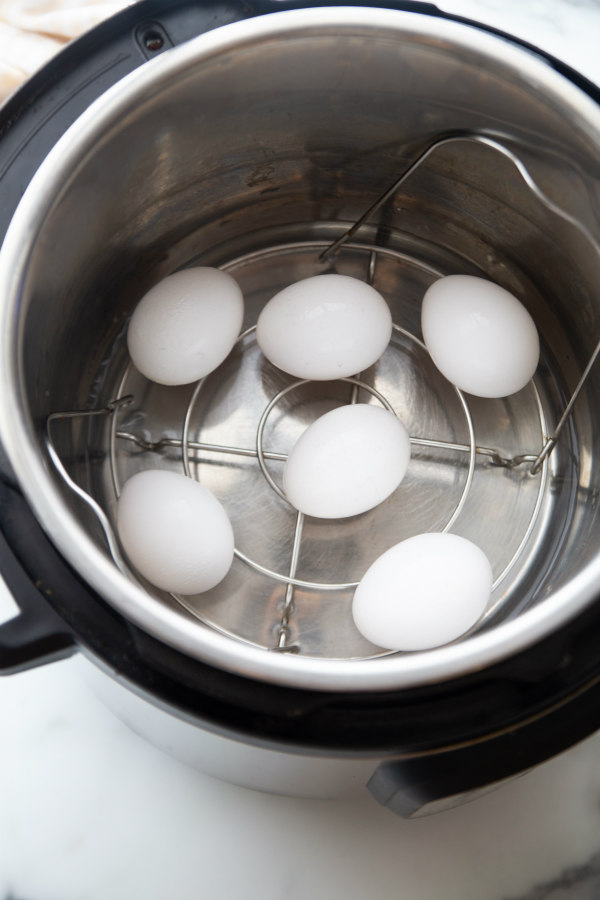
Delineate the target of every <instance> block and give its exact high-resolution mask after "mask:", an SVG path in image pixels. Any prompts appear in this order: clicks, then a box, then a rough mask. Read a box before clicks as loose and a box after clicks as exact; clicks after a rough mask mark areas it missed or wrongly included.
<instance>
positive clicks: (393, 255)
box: [46, 132, 600, 658]
mask: <svg viewBox="0 0 600 900" xmlns="http://www.w3.org/2000/svg"><path fill="white" fill-rule="evenodd" d="M464 141H467V142H475V143H479V144H482V145H484V146H485V147H487V148H488V149H489V150H490V151H491V152H495V153H499V154H501V155H502V156H504V157H505V158H507V159H508V160H509V161H510V162H511V163H512V164H513V166H514V168H515V169H516V172H517V173H518V175H519V176H520V178H521V179H522V181H523V182H524V183H525V185H526V186H527V188H528V189H529V190H530V191H531V192H532V194H533V195H534V196H535V197H536V198H537V200H538V201H539V202H540V203H541V204H542V205H543V206H544V207H546V209H547V210H549V211H550V212H551V213H552V214H554V215H556V216H558V217H560V218H561V219H563V220H564V221H566V222H568V223H569V224H570V225H571V226H572V227H574V228H575V229H576V230H577V231H578V233H579V234H580V235H581V236H582V237H583V238H584V239H585V240H586V241H588V242H589V243H590V244H591V246H592V247H593V248H594V250H595V252H596V253H598V254H599V256H600V247H599V246H598V244H597V243H596V241H595V239H594V237H593V236H592V234H591V232H590V231H589V230H588V229H587V228H586V227H585V225H583V224H582V223H581V222H579V221H578V220H576V219H575V218H574V217H573V216H571V215H570V214H569V213H568V212H566V211H564V210H563V209H561V208H559V207H558V206H557V205H556V204H555V203H554V202H553V201H552V200H551V199H550V198H549V197H547V195H546V194H545V193H544V192H543V191H542V190H541V188H540V187H539V186H538V185H537V183H536V182H535V181H534V179H533V177H532V176H531V174H530V172H529V170H528V169H527V168H526V167H525V165H524V164H523V162H522V161H521V160H520V158H519V157H518V156H517V155H516V154H515V153H514V152H513V151H512V150H511V149H509V148H508V147H506V146H505V145H504V144H502V143H500V142H499V141H498V140H496V139H495V138H491V137H489V136H487V135H482V134H475V133H467V132H463V133H456V134H453V135H450V136H448V135H446V136H444V137H441V138H439V139H437V140H435V141H433V142H432V143H431V144H430V145H428V146H427V147H426V148H425V150H424V151H423V152H422V153H421V154H420V155H419V156H418V157H417V158H416V159H415V160H414V161H413V162H412V163H411V164H410V165H409V166H408V167H407V168H406V169H405V170H404V171H403V172H402V173H401V174H400V175H399V177H398V178H397V179H396V180H395V181H394V183H393V184H392V185H391V186H390V187H389V189H387V190H386V191H385V192H384V193H383V194H382V195H381V196H380V197H378V198H377V200H376V201H375V202H374V203H373V204H372V205H371V206H370V207H369V208H368V209H367V210H366V211H365V213H364V214H363V215H362V216H361V217H360V218H359V219H358V220H357V221H356V222H355V223H354V224H353V225H352V226H351V227H350V228H348V229H347V230H346V231H345V232H344V233H343V234H341V235H340V237H338V238H337V240H335V241H334V242H333V243H332V242H324V241H316V240H314V241H302V242H298V241H296V242H293V243H287V244H278V245H276V246H270V247H267V248H263V249H261V250H259V251H256V252H254V253H249V254H245V255H243V256H238V257H236V258H235V259H229V260H228V261H227V263H226V264H224V265H222V266H221V268H223V269H224V270H226V271H227V270H239V269H240V267H243V266H244V265H247V264H252V263H254V262H256V261H257V260H260V259H263V260H264V259H272V258H275V257H281V258H283V259H285V257H286V255H288V254H292V253H298V252H299V251H301V252H303V253H306V254H307V255H308V256H310V257H311V258H314V260H315V263H317V262H319V263H323V262H325V261H329V260H333V259H334V258H338V257H339V258H341V254H343V253H344V252H347V251H352V252H353V253H354V254H356V253H358V254H360V255H364V258H365V271H366V273H367V274H366V280H367V281H368V282H369V283H371V284H372V283H373V282H374V280H375V278H376V273H377V267H378V263H379V261H380V260H381V259H384V258H385V259H386V260H387V261H388V262H392V263H398V264H404V263H405V261H406V258H407V257H406V254H404V253H402V252H399V251H398V250H394V249H392V248H389V247H381V246H377V245H376V244H374V243H369V242H365V241H361V240H359V239H357V235H358V233H359V231H360V229H361V228H362V227H363V226H364V225H366V224H367V223H368V222H369V221H370V220H372V218H373V217H374V215H375V213H376V212H377V211H378V210H379V208H380V207H381V206H382V205H383V204H385V203H386V202H387V201H388V200H389V199H390V198H392V197H393V196H394V195H395V194H396V192H397V191H398V190H399V188H400V186H401V185H403V184H404V182H405V181H406V180H407V179H408V178H409V177H410V176H411V175H412V174H413V173H414V172H415V171H416V170H417V168H418V167H419V166H420V165H421V164H422V163H423V162H424V161H425V160H426V159H427V158H428V157H429V156H430V155H431V154H433V153H436V152H439V151H440V149H441V148H443V147H444V146H446V145H448V144H451V143H456V142H464ZM429 271H430V274H431V275H432V276H433V277H440V276H441V275H443V274H444V273H443V272H441V271H438V270H436V269H434V268H432V267H431V266H429ZM395 338H402V340H403V341H404V342H406V341H408V342H409V343H411V344H412V345H414V346H415V347H417V348H419V350H420V351H422V352H425V353H426V352H427V351H426V348H425V345H424V344H423V343H422V341H421V340H420V338H419V337H418V336H417V335H415V334H412V333H411V332H409V331H408V330H406V329H405V328H404V327H403V326H402V324H401V323H394V325H393V336H392V342H391V346H392V347H393V346H394V342H395ZM252 347H253V348H254V349H256V347H255V326H252V327H250V328H249V329H247V330H246V331H245V332H244V333H243V334H241V335H240V337H239V338H238V341H237V344H236V348H235V352H236V353H237V354H238V356H239V358H240V359H242V358H243V355H244V353H246V352H248V349H249V348H252ZM233 352H234V351H232V353H233ZM599 353H600V343H599V344H598V345H597V346H596V348H595V350H594V352H593V354H592V355H591V357H590V359H589V361H588V363H587V365H586V366H585V368H584V370H583V372H582V375H581V377H580V380H579V382H578V384H577V385H576V387H575V389H574V390H573V392H572V394H571V396H570V398H569V400H568V402H567V403H566V405H565V406H564V409H563V411H562V414H561V415H560V417H559V418H558V420H557V422H556V424H555V425H554V426H553V427H552V428H549V426H548V423H547V421H546V417H545V412H544V406H543V403H542V400H541V398H540V394H539V391H538V388H537V386H536V383H535V378H534V379H533V380H532V382H531V385H530V388H531V390H532V391H533V395H534V398H535V409H536V411H537V417H538V423H537V425H538V428H539V436H540V443H539V447H537V448H536V449H534V450H532V449H531V448H526V449H525V450H524V451H523V452H520V453H518V454H515V455H512V456H507V455H506V454H503V453H501V452H500V450H499V449H497V448H495V447H489V446H481V445H480V444H478V443H477V440H476V436H475V427H474V423H473V417H472V414H471V411H470V407H469V402H468V400H467V398H466V397H465V395H464V394H463V392H462V391H460V390H459V389H458V388H457V387H454V388H453V390H454V392H455V395H456V399H457V402H458V404H459V407H460V409H461V410H462V415H463V417H464V426H465V431H466V433H467V434H468V440H467V441H465V442H464V443H461V442H453V441H447V440H438V439H437V438H436V436H435V435H414V434H411V436H410V441H411V445H412V447H413V448H430V449H431V448H437V449H443V450H445V451H449V452H450V453H452V454H455V455H456V458H457V459H460V461H461V465H463V466H465V467H466V468H465V477H464V482H463V485H462V489H461V490H460V492H459V496H458V500H457V502H456V504H455V507H454V509H453V511H452V513H451V515H450V516H449V517H448V519H447V521H446V522H445V524H444V525H443V527H442V528H441V529H440V530H442V531H450V530H451V529H452V528H453V527H454V526H455V525H456V523H457V521H458V520H459V518H460V516H461V512H462V511H463V508H464V506H465V503H466V502H467V498H468V496H469V492H470V490H471V487H472V483H473V476H474V472H475V468H476V465H477V464H478V462H482V463H485V464H486V465H488V466H492V467H500V468H503V469H506V470H520V471H522V472H523V473H526V475H527V477H528V478H530V479H534V480H535V481H536V486H537V492H536V495H535V502H534V503H533V507H532V511H531V514H530V516H529V519H528V521H527V523H526V525H525V527H524V529H523V530H522V533H521V536H520V539H519V540H518V543H517V546H516V549H515V550H514V553H513V554H512V556H511V558H510V559H509V560H508V562H507V563H506V564H505V565H504V566H503V567H502V569H501V571H499V572H497V573H495V578H494V586H493V589H494V590H496V589H497V588H498V587H499V586H500V585H501V584H502V582H503V581H504V580H505V579H506V577H507V575H508V574H509V572H511V570H512V569H513V568H514V566H515V565H516V564H517V562H518V561H519V559H520V558H521V555H522V553H523V551H524V548H525V547H526V546H527V544H528V541H529V539H530V536H531V534H532V532H533V530H534V529H535V527H536V523H537V520H538V517H539V515H540V510H541V508H542V504H543V498H544V495H545V491H546V487H547V482H548V466H547V463H548V458H549V456H550V454H551V453H552V451H553V450H554V448H555V447H556V444H557V442H558V439H559V436H560V434H561V432H562V430H563V428H564V427H565V425H566V423H567V421H568V419H569V417H570V415H571V413H572V410H573V406H574V404H575V403H576V401H577V398H578V397H579V395H580V393H581V391H582V389H583V387H584V385H585V382H586V380H587V378H588V376H589V373H590V371H591V369H592V366H593V365H594V363H595V361H596V358H597V356H598V354H599ZM131 368H132V367H131V364H130V365H129V366H128V367H127V368H126V370H125V372H124V373H123V376H122V378H121V381H120V384H119V387H118V390H117V392H116V394H115V396H114V397H113V399H112V400H111V401H110V402H109V403H108V404H107V405H106V406H105V407H103V408H101V409H93V410H72V411H67V412H55V413H52V414H51V415H50V416H49V417H48V420H47V430H46V436H47V448H48V452H49V454H50V457H51V459H52V461H53V463H54V466H55V468H56V470H57V472H58V473H59V474H60V476H61V477H62V479H63V480H64V482H65V484H66V485H67V486H68V487H69V489H70V490H72V491H73V492H74V493H75V494H77V495H78V496H79V497H80V498H81V500H82V501H83V502H85V503H86V504H87V505H88V507H89V508H90V509H91V510H92V511H93V513H94V515H95V516H96V517H97V519H98V521H99V523H100V525H101V527H102V529H103V532H104V534H105V537H106V541H107V545H108V549H109V551H110V554H111V556H112V558H113V560H114V562H115V564H116V565H117V566H118V567H119V568H120V569H121V570H122V571H123V572H124V573H125V574H127V575H128V577H132V578H135V577H136V576H135V575H134V574H133V573H132V572H131V571H130V569H129V567H128V564H127V562H126V560H125V559H124V558H123V554H122V553H121V549H120V546H119V542H118V539H117V537H116V535H115V533H114V530H113V526H112V524H111V521H110V519H109V517H108V515H107V513H106V511H105V509H104V508H103V507H102V506H101V505H100V504H99V503H98V502H97V501H96V500H95V499H94V497H92V496H91V495H90V494H89V493H88V492H87V491H86V490H85V489H84V488H82V487H81V486H80V485H79V484H77V483H76V482H75V481H74V480H73V478H71V476H70V474H69V473H68V471H67V469H66V467H65V465H64V464H63V462H62V460H61V459H60V457H59V454H58V452H57V450H56V446H55V443H54V429H55V428H56V427H57V423H58V422H59V421H63V422H64V421H66V420H72V419H76V418H80V417H95V416H105V417H108V418H109V419H110V429H109V435H110V437H109V465H110V479H111V482H112V489H113V492H114V496H115V498H118V497H119V495H120V491H121V483H120V476H119V466H118V462H117V456H118V448H119V447H123V446H131V447H134V448H135V450H136V451H139V452H142V453H145V454H148V455H149V458H150V457H151V456H152V455H153V454H159V455H160V454H163V453H166V452H172V451H173V450H175V451H177V452H178V453H180V458H181V464H182V468H183V471H184V473H185V475H186V476H188V477H190V478H194V477H195V471H194V468H195V467H194V461H195V460H196V459H197V457H198V454H202V456H203V458H204V459H205V460H207V461H209V462H210V460H211V458H213V457H215V455H218V458H219V465H222V464H223V463H222V460H223V457H226V458H227V457H229V458H231V460H232V461H235V460H239V459H240V458H241V457H245V458H249V459H251V460H254V461H255V462H256V464H257V466H258V467H259V468H260V471H261V472H262V475H263V477H264V479H265V481H266V483H267V484H268V485H269V487H270V489H271V490H272V492H273V493H274V494H275V495H276V496H277V498H278V499H279V501H280V502H281V503H283V504H287V505H288V506H289V505H290V504H289V503H288V500H287V498H286V496H285V493H284V491H283V489H282V488H281V486H280V485H279V484H278V481H277V479H276V478H275V477H274V475H273V474H272V471H271V468H270V466H271V465H272V464H273V463H282V462H285V459H286V454H285V453H280V452H276V451H275V450H273V449H272V448H269V447H265V430H266V426H267V422H268V421H269V417H270V416H272V414H273V412H274V411H275V410H277V409H278V408H279V407H280V405H281V404H282V401H284V400H285V399H286V398H287V397H288V396H289V395H291V394H292V393H293V392H295V391H298V390H300V389H304V388H305V387H306V386H309V382H307V381H306V380H298V381H293V382H292V383H290V384H288V385H287V386H285V387H284V388H283V389H281V390H280V391H278V392H277V393H275V394H274V396H272V398H271V399H270V401H269V402H268V403H267V405H266V406H265V408H264V410H263V412H262V415H261V416H260V420H259V422H258V427H257V429H256V436H255V441H254V445H253V446H240V445H237V443H234V444H222V443H211V442H209V441H203V440H201V439H199V438H201V437H202V436H201V435H198V434H196V435H194V437H193V438H192V430H193V428H192V423H193V419H194V412H195V410H196V407H197V404H198V402H199V399H200V398H201V397H202V395H203V389H204V388H205V383H206V379H202V380H200V381H199V382H198V383H197V384H196V386H195V388H194V389H193V391H192V393H191V396H190V398H189V402H188V404H187V407H186V409H185V414H184V417H183V422H182V426H181V435H180V436H179V437H173V436H158V437H156V438H153V439H149V438H148V437H147V436H145V435H141V434H138V433H135V432H133V431H130V430H127V429H126V428H123V427H122V425H121V422H122V418H123V412H124V410H125V409H126V407H127V406H128V405H129V404H131V403H132V402H133V400H134V398H133V397H132V396H131V394H130V393H129V392H128V384H129V381H130V376H131ZM340 381H341V382H343V383H345V384H346V385H347V386H348V402H349V403H356V402H357V401H358V397H359V394H360V392H363V395H364V394H366V395H368V397H369V402H376V403H379V404H381V405H382V406H383V407H384V408H386V409H388V410H390V411H391V412H392V413H393V412H394V409H393V406H392V404H391V403H390V402H389V400H388V399H387V398H386V396H385V395H384V393H382V392H381V391H380V390H378V389H377V388H376V387H374V386H373V385H371V384H369V383H368V382H367V381H365V380H364V379H363V378H362V377H361V374H360V373H358V374H357V375H356V377H354V378H345V379H340ZM215 458H216V457H215ZM294 513H295V525H294V535H293V542H292V550H291V556H290V559H289V565H288V567H287V569H286V570H285V571H278V570H274V569H272V568H269V567H267V566H265V565H263V564H262V563H261V562H260V561H259V560H256V559H253V558H251V557H250V556H249V555H248V554H247V553H246V552H244V550H243V548H241V547H237V546H236V549H235V556H236V557H237V559H238V560H239V561H240V562H241V563H242V564H243V565H245V566H247V567H248V568H249V569H251V570H253V571H254V572H256V573H258V574H259V575H261V576H264V577H265V578H267V579H269V580H272V581H275V582H278V583H280V584H281V585H283V586H284V589H285V597H284V600H283V602H282V603H281V604H280V616H279V620H278V622H277V624H276V628H275V632H274V640H273V643H272V644H271V645H269V646H265V649H268V650H271V651H275V652H280V653H300V652H302V645H301V641H297V640H293V639H292V636H291V629H290V622H291V620H292V617H293V615H294V611H295V604H294V596H295V592H296V591H297V589H308V590H311V591H317V592H339V591H346V592H347V591H350V592H351V591H352V590H353V589H354V588H355V587H356V585H357V584H358V582H342V581H332V582H318V581H309V580H304V579H302V578H300V577H298V560H299V556H300V550H301V546H302V540H303V530H304V525H305V517H304V515H303V514H302V513H300V512H296V511H295V510H294ZM234 530H235V522H234ZM171 596H172V597H173V599H174V600H175V601H176V602H177V603H179V604H180V605H181V606H182V607H184V608H185V609H186V610H187V611H188V612H190V613H191V614H192V615H193V616H194V617H196V618H197V619H199V620H200V621H202V622H203V624H204V625H206V626H208V627H211V628H216V629H217V630H221V631H223V630H225V629H222V628H219V626H218V625H215V623H214V622H212V621H209V620H208V619H206V618H205V617H203V615H202V612H201V610H199V609H198V607H197V606H196V605H194V604H192V603H190V601H189V599H188V598H186V597H181V596H179V595H175V594H172V595H171ZM493 613H494V608H493V606H491V607H490V609H488V611H487V613H486V614H485V616H484V621H485V619H486V618H489V617H490V616H492V615H493ZM480 625H481V622H480V623H478V626H477V627H480ZM227 633H228V634H229V635H230V636H231V637H233V638H235V639H237V640H245V638H244V637H242V636H240V635H238V634H232V633H231V632H227ZM382 655H389V652H388V651H381V652H374V653H372V654H365V658H371V657H372V656H382Z"/></svg>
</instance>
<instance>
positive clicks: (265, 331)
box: [256, 275, 392, 381]
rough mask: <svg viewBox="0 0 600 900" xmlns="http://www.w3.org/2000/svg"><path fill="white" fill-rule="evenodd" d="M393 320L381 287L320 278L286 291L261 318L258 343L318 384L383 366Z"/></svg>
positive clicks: (295, 372)
mask: <svg viewBox="0 0 600 900" xmlns="http://www.w3.org/2000/svg"><path fill="white" fill-rule="evenodd" d="M391 335H392V316H391V313H390V310H389V308H388V305H387V303H386V302H385V300H384V299H383V297H382V296H381V294H380V293H379V292H378V291H376V290H375V288H373V287H371V286H370V285H368V284H366V283H365V282H364V281H360V280H359V279H358V278H351V277H350V276H349V275H315V276H313V277H312V278H305V279H304V280H303V281H297V282H296V283H295V284H292V285H290V286H289V287H286V288H284V289H283V290H282V291H280V292H279V293H278V294H275V296H274V297H272V298H271V300H269V302H268V303H267V305H266V306H265V308H264V309H263V310H262V312H261V314H260V316H259V317H258V322H257V325H256V339H257V341H258V345H259V347H260V349H261V350H262V352H263V353H264V355H265V356H266V357H267V359H268V360H270V362H272V363H273V365H275V366H277V367H278V368H279V369H282V370H283V371H284V372H288V373H289V374H290V375H295V376H296V377H297V378H309V379H312V380H315V381H329V380H334V379H336V378H346V377H348V376H350V375H356V374H357V373H358V372H362V371H363V370H364V369H368V368H369V366H371V365H373V363H375V362H377V360H378V359H379V357H380V356H381V355H382V353H383V352H384V350H385V349H386V347H387V345H388V344H389V341H390V337H391Z"/></svg>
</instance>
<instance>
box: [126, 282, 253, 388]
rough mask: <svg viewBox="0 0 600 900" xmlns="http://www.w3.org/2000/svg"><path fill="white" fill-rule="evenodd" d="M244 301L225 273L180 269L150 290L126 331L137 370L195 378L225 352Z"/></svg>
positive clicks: (165, 377)
mask: <svg viewBox="0 0 600 900" xmlns="http://www.w3.org/2000/svg"><path fill="white" fill-rule="evenodd" d="M243 316H244V299H243V296H242V292H241V290H240V287H239V285H238V283H237V282H236V281H235V279H234V278H232V277H231V275H229V274H228V273H227V272H222V271H221V270H220V269H214V268H210V267H208V266H196V267H193V268H190V269H181V270H180V271H178V272H174V273H173V274H172V275H168V276H167V277H166V278H163V280H162V281H159V282H158V284H155V285H154V287H152V288H150V290H149V291H148V293H147V294H145V295H144V297H142V299H141V300H140V301H139V303H138V304H137V306H136V308H135V310H134V312H133V315H132V317H131V321H130V323H129V328H128V331H127V346H128V349H129V354H130V356H131V359H132V360H133V363H134V365H135V367H136V369H137V370H138V371H139V372H141V373H142V375H145V376H146V378H148V379H150V381H155V382H157V383H158V384H166V385H176V384H189V383H191V382H193V381H198V380H199V379H200V378H203V377H204V376H205V375H208V374H209V373H210V372H213V371H214V370H215V369H216V368H217V367H218V366H219V365H220V364H221V363H222V362H223V360H224V359H225V358H226V357H227V356H228V355H229V353H230V351H231V349H232V347H233V345H234V344H235V342H236V340H237V337H238V335H239V333H240V329H241V327H242V320H243Z"/></svg>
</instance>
